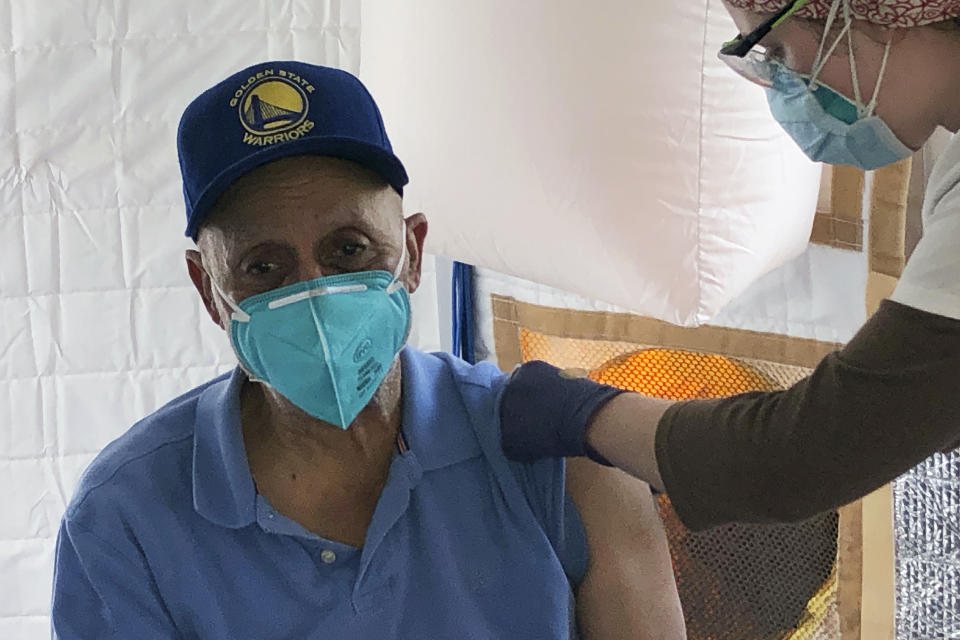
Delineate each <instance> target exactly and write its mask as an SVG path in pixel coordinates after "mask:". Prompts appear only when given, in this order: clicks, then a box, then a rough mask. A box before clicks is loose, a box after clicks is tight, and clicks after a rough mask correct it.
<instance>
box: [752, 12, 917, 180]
mask: <svg viewBox="0 0 960 640" xmlns="http://www.w3.org/2000/svg"><path fill="white" fill-rule="evenodd" d="M843 5H844V11H845V12H848V11H849V8H848V7H847V5H846V3H843ZM838 6H839V5H838V4H836V3H835V4H834V7H833V10H832V11H831V13H830V15H829V16H828V18H827V24H826V27H825V30H824V38H823V40H822V41H821V43H820V50H819V51H818V53H817V58H816V60H815V61H814V66H813V70H812V72H811V75H810V76H803V75H801V74H799V73H797V72H796V71H793V70H791V69H789V68H787V67H786V66H785V65H783V64H782V63H780V62H777V61H775V60H771V61H770V62H769V64H770V65H771V69H770V72H769V73H770V77H771V80H772V83H773V86H772V88H769V89H767V101H768V102H769V104H770V111H771V112H772V113H773V117H774V118H776V120H777V122H779V123H780V126H782V127H783V128H784V130H786V132H787V133H788V134H790V137H791V138H793V139H794V141H795V142H796V143H797V144H798V145H800V148H801V149H803V151H804V153H806V154H807V156H808V157H809V158H810V159H811V160H814V161H816V162H825V163H827V164H843V165H851V166H854V167H859V168H861V169H865V170H873V169H877V168H879V167H882V166H885V165H888V164H892V163H894V162H897V161H898V160H902V159H904V158H907V157H909V156H911V155H912V154H913V150H912V149H910V148H909V147H908V146H906V145H905V144H903V142H901V141H900V140H899V139H898V138H897V136H896V135H895V134H894V133H893V131H891V130H890V127H889V126H887V124H886V123H885V122H884V121H883V120H881V119H880V118H879V117H878V116H876V115H874V110H875V109H876V103H877V97H878V96H879V94H880V85H881V82H882V81H883V76H884V72H885V70H886V64H887V58H888V56H889V54H890V43H889V42H888V43H887V48H886V51H885V52H884V56H883V64H882V65H881V68H880V76H879V78H878V79H877V85H876V88H875V90H874V94H873V98H872V100H871V101H870V102H869V103H868V104H866V105H864V104H863V103H862V100H861V98H860V84H859V82H858V78H857V71H856V69H857V68H856V61H855V60H854V57H853V46H852V42H851V41H850V33H851V31H850V25H851V22H850V20H851V19H850V17H849V15H847V16H845V17H846V19H847V23H846V25H845V27H844V29H843V30H842V31H841V32H840V35H839V36H838V37H837V39H836V41H835V42H834V43H833V45H832V46H831V47H830V49H829V51H827V53H826V55H824V44H825V42H826V37H827V34H828V33H829V32H830V27H831V25H832V23H833V20H834V18H835V17H836V10H837V7H838ZM844 36H846V37H847V39H848V50H849V55H850V68H851V72H852V75H853V85H854V88H855V92H856V100H850V99H849V98H847V97H845V96H843V95H842V94H840V93H839V92H837V91H835V90H834V89H831V88H830V87H828V86H826V85H824V84H822V83H820V82H819V81H818V80H817V77H818V76H819V74H820V71H822V69H823V65H824V63H825V61H826V60H827V59H828V58H829V57H830V55H831V54H832V53H833V50H834V49H835V48H836V47H837V45H838V44H839V43H840V41H841V40H842V39H843V38H844Z"/></svg>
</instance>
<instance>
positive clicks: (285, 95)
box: [230, 69, 314, 146]
mask: <svg viewBox="0 0 960 640" xmlns="http://www.w3.org/2000/svg"><path fill="white" fill-rule="evenodd" d="M313 91H314V88H313V85H311V84H310V83H309V82H308V81H307V80H305V79H304V78H302V77H300V76H299V75H297V74H294V73H290V72H287V71H284V70H282V69H281V70H274V69H264V70H263V71H260V72H258V73H257V74H255V75H253V76H251V77H249V78H248V79H247V80H246V82H244V83H243V84H242V85H241V86H240V87H239V88H238V89H237V91H236V92H235V93H234V95H233V98H232V99H231V100H230V106H231V107H236V108H237V113H238V115H239V117H240V123H241V124H242V125H243V128H244V129H245V130H246V132H245V133H244V134H243V141H244V142H246V143H247V144H250V145H254V146H265V145H270V144H276V143H278V142H289V141H291V140H296V139H298V138H300V137H301V136H303V135H305V134H307V133H309V132H310V130H311V129H313V127H314V123H313V122H311V121H310V120H307V113H308V112H309V110H310V101H309V98H308V94H310V93H313Z"/></svg>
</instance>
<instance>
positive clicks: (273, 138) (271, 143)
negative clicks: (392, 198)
mask: <svg viewBox="0 0 960 640" xmlns="http://www.w3.org/2000/svg"><path fill="white" fill-rule="evenodd" d="M177 154H178V156H179V158H180V173H181V175H182V176H183V197H184V200H186V203H187V229H186V235H187V236H189V237H190V238H193V239H194V240H196V238H197V230H198V228H199V226H200V224H201V223H202V222H203V220H204V219H205V218H206V217H207V215H208V214H209V213H210V209H211V207H212V206H213V204H214V202H216V201H217V198H219V197H220V196H221V195H222V194H223V192H224V191H225V190H226V189H227V187H229V186H230V184H232V183H233V182H234V181H235V180H236V179H237V178H239V177H240V176H242V175H243V174H245V173H248V172H249V171H251V170H253V169H255V168H257V167H259V166H261V165H263V164H266V163H268V162H272V161H274V160H279V159H280V158H285V157H288V156H294V155H317V156H327V157H331V158H340V159H343V160H350V161H352V162H356V163H357V164H360V165H362V166H364V167H366V168H367V169H370V170H371V171H373V172H375V173H377V174H379V175H380V176H381V177H382V178H383V179H384V180H386V181H387V182H388V183H389V184H390V186H391V187H393V188H394V189H395V190H396V191H397V193H399V194H400V195H401V196H402V195H403V187H404V185H406V184H407V181H408V180H407V172H406V170H405V169H404V168H403V164H401V162H400V160H399V159H398V158H397V157H396V156H395V155H393V148H392V147H391V146H390V140H389V139H388V138H387V132H386V130H385V129H384V127H383V118H381V117H380V110H379V109H378V108H377V104H376V103H375V102H374V101H373V97H372V96H371V95H370V93H369V92H368V91H367V89H366V87H364V86H363V83H361V82H360V80H358V79H357V78H356V77H355V76H353V75H351V74H349V73H347V72H346V71H341V70H339V69H332V68H329V67H320V66H317V65H312V64H305V63H303V62H294V61H280V62H264V63H261V64H256V65H254V66H252V67H248V68H247V69H244V70H243V71H240V72H238V73H235V74H233V75H232V76H230V77H229V78H227V79H226V80H224V81H223V82H221V83H219V84H217V85H216V86H214V87H213V88H211V89H208V90H207V91H204V92H203V93H202V94H200V96H199V97H198V98H197V99H196V100H194V101H193V102H191V103H190V105H189V106H188V107H187V109H186V111H184V112H183V117H182V118H181V119H180V128H179V130H178V131H177Z"/></svg>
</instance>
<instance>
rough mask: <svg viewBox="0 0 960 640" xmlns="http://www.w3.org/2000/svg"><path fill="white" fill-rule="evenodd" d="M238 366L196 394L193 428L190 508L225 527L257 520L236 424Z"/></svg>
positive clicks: (239, 383)
mask: <svg viewBox="0 0 960 640" xmlns="http://www.w3.org/2000/svg"><path fill="white" fill-rule="evenodd" d="M245 379H246V376H245V375H244V373H243V371H241V370H240V368H239V367H237V368H236V369H234V370H233V374H231V375H230V377H229V378H225V379H223V380H221V381H219V382H216V383H214V384H212V385H210V386H209V387H207V388H206V389H204V391H203V393H201V395H200V398H199V401H198V404H197V413H196V423H195V425H194V444H193V506H194V508H195V509H196V511H197V513H199V514H200V515H202V516H203V517H205V518H206V519H208V520H210V521H211V522H214V523H215V524H219V525H221V526H224V527H229V528H231V529H239V528H241V527H245V526H247V525H250V524H253V523H254V522H256V520H257V491H256V487H255V486H254V484H253V477H252V476H251V475H250V465H249V463H248V462H247V451H246V448H245V447H244V445H243V430H242V426H241V420H240V390H241V389H242V388H243V382H244V380H245Z"/></svg>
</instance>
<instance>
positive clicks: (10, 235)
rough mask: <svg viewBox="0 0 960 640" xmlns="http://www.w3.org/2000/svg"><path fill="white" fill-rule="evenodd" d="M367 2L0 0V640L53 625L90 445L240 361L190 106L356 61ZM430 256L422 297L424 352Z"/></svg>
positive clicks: (432, 319) (434, 324)
mask: <svg viewBox="0 0 960 640" xmlns="http://www.w3.org/2000/svg"><path fill="white" fill-rule="evenodd" d="M359 5H360V1H359V0H286V1H285V2H282V3H278V2H271V1H268V0H259V1H257V2H245V3H242V4H240V3H228V2H217V1H211V2H192V1H191V0H167V1H166V2H156V3H154V2H142V1H141V2H136V1H134V0H116V1H114V2H108V3H103V2H98V1H96V0H43V2H35V1H34V0H0V239H2V240H0V242H2V245H0V506H2V508H3V512H4V516H3V517H2V518H0V594H2V597H0V638H2V639H3V640H35V639H37V638H43V637H49V630H48V624H49V623H48V613H49V602H50V582H51V574H52V568H53V564H52V559H53V544H54V537H55V536H56V533H57V528H58V525H59V520H60V516H61V513H62V511H63V509H64V506H65V504H66V501H67V500H68V499H69V497H70V495H71V494H72V492H73V488H74V485H75V483H76V481H77V479H78V477H79V474H80V473H81V471H82V470H83V468H84V467H85V466H86V465H87V463H88V462H89V461H90V459H91V458H92V457H93V455H94V454H95V453H96V452H97V451H99V450H100V449H101V448H102V447H103V446H104V445H105V444H106V443H107V442H108V441H109V440H111V439H113V438H114V437H116V436H118V435H119V434H120V433H122V432H123V431H125V430H126V429H127V428H128V427H129V426H130V425H131V424H132V423H133V422H134V421H135V420H136V419H138V418H140V417H142V416H144V415H146V414H147V413H149V412H151V411H152V410H154V409H155V408H157V407H159V406H160V405H162V404H163V403H164V402H166V401H167V400H169V399H171V398H172V397H174V396H176V395H178V394H179V393H181V392H183V391H186V390H187V389H189V388H190V387H192V386H194V385H196V384H199V383H200V382H202V381H204V380H206V379H208V378H210V377H212V376H213V375H215V374H216V373H218V372H221V371H224V370H226V369H227V368H229V367H230V366H232V363H233V362H234V359H233V356H232V353H231V352H230V350H229V346H228V344H227V342H226V339H225V337H224V336H223V335H222V333H221V332H219V331H218V329H217V328H216V327H215V326H214V325H213V323H211V322H210V321H209V319H208V318H207V317H206V315H205V313H204V311H203V309H202V308H201V306H200V305H199V304H198V298H197V295H196V294H195V293H194V291H193V288H192V285H191V284H190V281H189V279H188V278H187V276H186V269H185V267H184V260H183V250H184V249H185V248H186V247H188V246H190V245H189V241H187V240H185V239H184V238H183V235H182V234H183V226H184V214H183V200H182V196H181V193H180V182H179V174H178V169H177V159H176V147H175V131H176V126H177V122H178V120H179V116H180V113H181V112H182V110H183V108H184V107H185V106H186V104H187V102H188V101H189V100H190V99H191V98H193V97H194V96H195V95H197V94H198V93H199V92H200V91H202V90H203V89H206V88H207V87H208V86H210V85H211V84H213V83H214V82H216V81H219V80H220V79H222V78H224V77H226V76H227V75H228V74H230V73H232V72H234V71H237V70H239V69H241V68H243V67H244V66H247V65H249V64H253V63H255V62H258V61H261V60H265V59H289V58H296V59H299V60H304V61H308V62H314V63H322V64H327V65H331V66H339V67H342V68H345V69H347V70H349V71H352V72H354V73H356V72H357V70H358V67H359V62H360V50H359V47H360V42H359V29H360V6H359ZM241 7H242V8H241ZM433 265H434V260H433V258H432V257H428V259H427V261H426V264H425V268H426V271H425V274H424V284H423V288H422V289H421V292H420V293H418V294H417V295H415V296H414V297H413V304H414V314H415V322H416V324H415V326H414V329H413V335H412V338H411V339H412V342H413V343H414V344H418V345H420V346H422V347H425V348H428V349H436V348H439V347H440V346H441V336H440V334H439V331H440V325H439V322H438V313H439V312H438V307H437V297H436V295H437V290H436V288H435V287H436V276H435V273H434V269H433ZM447 272H449V270H447ZM446 286H447V284H446V282H444V292H445V291H446V289H445V287H446Z"/></svg>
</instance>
